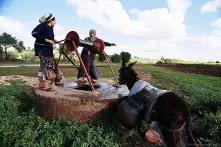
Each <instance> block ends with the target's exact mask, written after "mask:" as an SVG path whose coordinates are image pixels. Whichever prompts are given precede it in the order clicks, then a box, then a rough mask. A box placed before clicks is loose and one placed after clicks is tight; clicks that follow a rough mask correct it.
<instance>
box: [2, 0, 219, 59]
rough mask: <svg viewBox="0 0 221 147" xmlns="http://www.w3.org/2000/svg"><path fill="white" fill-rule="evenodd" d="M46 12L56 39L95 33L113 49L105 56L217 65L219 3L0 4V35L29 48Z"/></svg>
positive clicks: (82, 0)
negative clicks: (125, 53) (214, 62)
mask: <svg viewBox="0 0 221 147" xmlns="http://www.w3.org/2000/svg"><path fill="white" fill-rule="evenodd" d="M48 12H52V13H53V14H54V15H55V16H56V19H57V24H56V26H55V37H56V38H57V40H60V39H63V38H64V37H65V35H66V34H67V33H68V32H69V31H72V30H74V31H77V32H78V33H79V35H80V37H81V38H82V39H83V38H85V37H87V35H88V30H89V29H91V28H94V29H96V30H97V35H98V37H100V38H101V39H103V40H105V41H109V42H115V43H116V44H117V46H116V47H111V48H106V52H107V53H108V54H113V53H120V52H121V51H128V52H130V53H131V54H132V56H139V57H145V58H151V59H159V58H160V57H162V56H163V57H166V58H177V59H184V60H204V61H208V60H221V43H220V42H221V0H0V33H2V32H7V33H10V34H12V35H13V36H15V37H16V38H18V39H19V40H22V41H24V43H25V45H26V46H31V47H33V44H34V38H33V37H32V36H31V35H30V33H31V31H32V29H33V28H34V27H35V26H36V25H37V24H38V19H39V18H40V17H41V16H42V15H44V14H46V13H48ZM79 50H81V49H80V48H79Z"/></svg>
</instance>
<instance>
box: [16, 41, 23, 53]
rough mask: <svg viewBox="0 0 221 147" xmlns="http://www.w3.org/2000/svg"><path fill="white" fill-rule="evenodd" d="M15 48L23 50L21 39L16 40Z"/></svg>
mask: <svg viewBox="0 0 221 147" xmlns="http://www.w3.org/2000/svg"><path fill="white" fill-rule="evenodd" d="M15 49H16V50H18V52H22V51H23V50H25V46H24V43H23V41H18V42H17V44H16V46H15Z"/></svg>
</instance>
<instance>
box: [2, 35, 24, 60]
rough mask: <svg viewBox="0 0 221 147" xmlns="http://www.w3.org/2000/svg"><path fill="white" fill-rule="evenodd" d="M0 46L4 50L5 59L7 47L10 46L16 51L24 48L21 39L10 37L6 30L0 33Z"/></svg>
mask: <svg viewBox="0 0 221 147" xmlns="http://www.w3.org/2000/svg"><path fill="white" fill-rule="evenodd" d="M0 46H1V47H2V48H3V49H2V50H4V52H5V59H6V60H7V59H8V57H7V49H8V48H10V47H14V48H15V49H16V50H18V51H22V50H24V49H25V47H24V44H23V41H18V40H17V39H16V38H15V37H12V36H11V35H10V34H7V33H6V32H4V33H2V35H0Z"/></svg>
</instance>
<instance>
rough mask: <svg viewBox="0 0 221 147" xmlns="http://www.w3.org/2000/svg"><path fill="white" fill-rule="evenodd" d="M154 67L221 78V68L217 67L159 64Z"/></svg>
mask: <svg viewBox="0 0 221 147" xmlns="http://www.w3.org/2000/svg"><path fill="white" fill-rule="evenodd" d="M155 66H159V67H164V68H167V69H171V70H174V71H181V72H185V73H196V74H202V75H210V76H217V77H221V66H217V65H191V64H190V65H188V64H160V65H155Z"/></svg>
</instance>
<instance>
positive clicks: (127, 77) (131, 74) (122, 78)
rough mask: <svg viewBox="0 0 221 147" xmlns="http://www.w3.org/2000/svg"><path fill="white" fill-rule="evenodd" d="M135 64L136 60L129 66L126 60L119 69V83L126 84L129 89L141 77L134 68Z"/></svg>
mask: <svg viewBox="0 0 221 147" xmlns="http://www.w3.org/2000/svg"><path fill="white" fill-rule="evenodd" d="M135 64H136V62H133V63H130V64H128V66H127V65H126V64H125V63H124V62H122V65H121V68H120V70H119V84H126V85H127V87H128V89H129V90H130V89H131V88H132V87H133V85H134V83H135V82H136V81H138V80H139V79H140V78H139V77H138V74H137V73H136V72H135V71H134V69H133V66H134V65H135Z"/></svg>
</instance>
